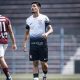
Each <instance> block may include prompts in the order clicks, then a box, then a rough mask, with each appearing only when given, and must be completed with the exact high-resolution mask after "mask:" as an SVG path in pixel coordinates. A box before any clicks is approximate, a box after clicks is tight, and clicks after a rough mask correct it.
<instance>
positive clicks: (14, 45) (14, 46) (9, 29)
mask: <svg viewBox="0 0 80 80" xmlns="http://www.w3.org/2000/svg"><path fill="white" fill-rule="evenodd" d="M8 32H9V35H10V38H11V40H12V48H13V49H17V46H16V42H15V37H14V33H13V30H12V26H11V24H9V25H8Z"/></svg>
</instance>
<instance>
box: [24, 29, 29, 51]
mask: <svg viewBox="0 0 80 80" xmlns="http://www.w3.org/2000/svg"><path fill="white" fill-rule="evenodd" d="M28 38H29V31H28V30H27V31H26V32H25V35H24V41H23V50H24V51H26V50H25V49H26V42H27V40H28Z"/></svg>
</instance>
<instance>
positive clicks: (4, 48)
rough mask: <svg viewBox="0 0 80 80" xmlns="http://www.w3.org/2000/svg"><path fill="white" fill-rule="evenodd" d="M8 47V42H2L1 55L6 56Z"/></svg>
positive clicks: (0, 46) (0, 45)
mask: <svg viewBox="0 0 80 80" xmlns="http://www.w3.org/2000/svg"><path fill="white" fill-rule="evenodd" d="M7 47H8V44H0V57H3V56H4V54H5V51H6V49H7Z"/></svg>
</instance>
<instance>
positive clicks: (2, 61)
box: [0, 57, 12, 80]
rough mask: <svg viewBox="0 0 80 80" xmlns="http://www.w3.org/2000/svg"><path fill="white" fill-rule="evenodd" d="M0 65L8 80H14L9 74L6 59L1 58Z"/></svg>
mask: <svg viewBox="0 0 80 80" xmlns="http://www.w3.org/2000/svg"><path fill="white" fill-rule="evenodd" d="M0 65H1V67H2V70H3V72H4V74H5V76H6V80H12V78H11V76H10V73H9V70H8V65H7V64H6V61H5V59H4V57H0Z"/></svg>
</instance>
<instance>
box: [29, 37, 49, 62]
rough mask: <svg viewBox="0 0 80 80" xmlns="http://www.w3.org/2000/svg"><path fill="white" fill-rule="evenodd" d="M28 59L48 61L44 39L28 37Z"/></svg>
mask: <svg viewBox="0 0 80 80" xmlns="http://www.w3.org/2000/svg"><path fill="white" fill-rule="evenodd" d="M29 59H30V61H36V60H40V61H43V62H47V61H48V47H47V40H46V39H43V38H38V39H30V50H29Z"/></svg>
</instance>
